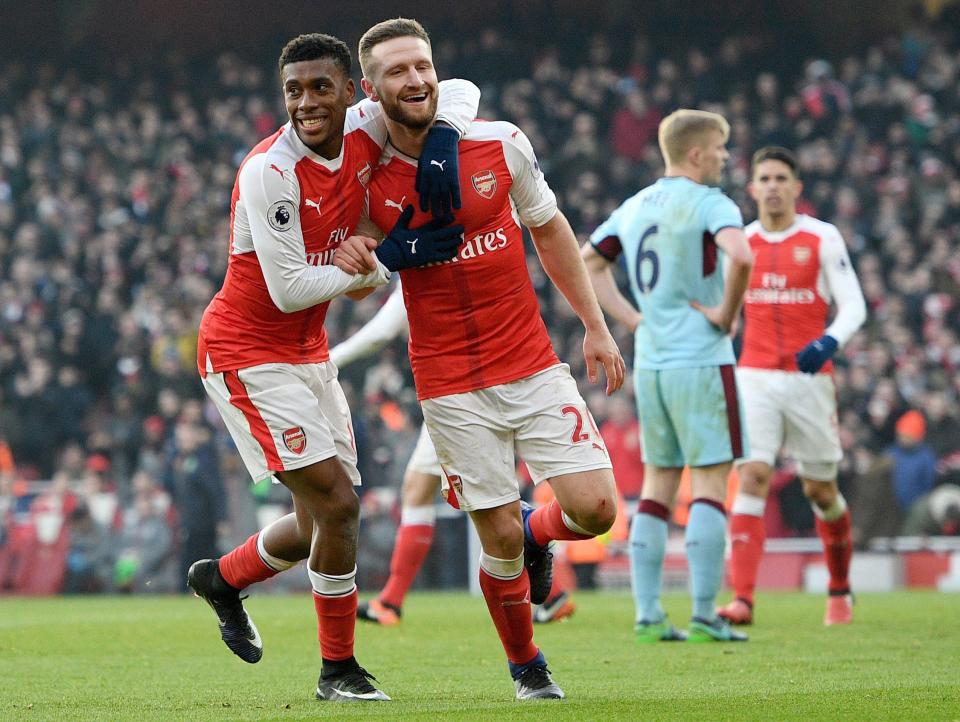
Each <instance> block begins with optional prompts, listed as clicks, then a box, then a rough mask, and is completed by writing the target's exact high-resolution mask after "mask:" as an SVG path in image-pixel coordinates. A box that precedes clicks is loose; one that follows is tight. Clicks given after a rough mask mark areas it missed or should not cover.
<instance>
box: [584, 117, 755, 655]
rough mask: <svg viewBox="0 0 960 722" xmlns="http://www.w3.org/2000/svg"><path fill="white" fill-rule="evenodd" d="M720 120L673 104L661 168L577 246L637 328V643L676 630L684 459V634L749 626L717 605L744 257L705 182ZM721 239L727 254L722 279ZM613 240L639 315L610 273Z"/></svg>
mask: <svg viewBox="0 0 960 722" xmlns="http://www.w3.org/2000/svg"><path fill="white" fill-rule="evenodd" d="M729 131H730V128H729V126H728V125H727V121H726V120H724V119H723V118H722V117H721V116H719V115H716V114H715V113H706V112H703V111H698V110H678V111H676V112H675V113H672V114H671V115H669V116H667V117H666V118H664V119H663V121H662V122H661V123H660V129H659V141H660V150H661V152H662V153H663V158H664V162H665V163H666V172H665V174H664V177H663V178H661V179H660V180H658V181H657V182H656V183H654V184H653V185H651V186H648V187H647V188H644V189H643V190H641V191H640V192H639V193H637V194H636V195H635V196H633V197H632V198H628V199H627V200H626V201H624V203H623V204H622V205H621V206H620V207H619V208H618V209H617V210H616V211H614V212H613V215H612V216H610V218H609V219H607V220H606V221H604V223H602V224H601V225H600V227H599V228H597V230H596V231H595V232H594V233H593V236H592V237H591V239H590V243H588V244H586V245H584V247H583V251H582V252H583V256H584V258H585V259H586V262H587V267H588V268H589V269H590V272H591V278H592V279H593V281H594V284H595V285H596V287H597V295H598V296H599V298H600V301H601V303H603V305H604V308H605V309H606V310H607V312H608V313H610V315H611V316H613V317H614V318H616V319H617V320H619V321H621V322H622V323H624V324H626V325H628V326H630V327H632V328H634V329H635V332H636V352H635V355H634V366H635V368H634V376H635V380H636V388H637V394H636V397H637V409H638V412H639V416H640V428H641V435H642V437H643V443H642V444H641V446H642V448H643V459H644V462H645V470H644V476H643V491H642V492H641V499H640V507H639V509H638V513H637V514H636V515H635V516H634V517H633V523H632V525H631V528H630V571H631V581H632V583H633V594H634V601H635V603H636V627H635V631H636V637H637V641H640V642H658V641H678V640H682V639H684V638H685V637H684V635H683V633H682V632H680V631H678V630H677V629H675V628H674V627H673V625H672V624H670V622H669V620H668V619H667V617H666V614H665V613H664V611H663V607H662V606H661V605H660V581H661V574H662V570H663V557H664V553H665V551H666V543H667V519H668V518H669V516H670V508H671V506H672V505H673V503H674V501H675V499H676V495H677V489H678V487H679V485H680V475H681V472H682V471H683V467H684V466H685V465H689V466H690V480H691V485H692V489H693V501H692V502H691V503H690V519H689V521H688V523H687V531H686V550H687V559H688V561H689V565H690V579H691V591H692V594H693V619H692V620H691V622H690V628H689V633H688V634H689V637H688V638H689V639H690V641H704V642H709V641H742V640H744V639H746V637H745V636H744V635H741V634H739V633H738V632H735V631H733V630H732V629H731V628H730V625H729V624H728V623H726V622H725V621H724V620H723V619H721V618H720V617H718V616H717V615H716V611H715V609H714V605H715V603H716V597H717V592H719V590H720V582H721V580H722V577H723V553H724V547H725V546H726V516H725V511H724V506H723V504H724V501H725V497H726V490H727V476H728V474H729V472H730V466H731V462H732V461H733V460H734V459H737V458H739V457H741V456H743V454H744V453H745V451H746V440H745V438H744V436H743V434H742V430H741V428H740V408H739V404H738V401H737V386H736V380H735V377H734V355H733V344H732V343H731V341H730V338H729V336H728V334H729V333H730V330H731V327H732V326H733V323H734V321H735V319H736V318H737V316H738V315H739V313H740V304H741V302H742V299H743V294H744V291H746V288H747V281H748V279H749V278H750V267H751V264H752V256H751V253H750V248H749V246H748V245H747V242H746V238H745V237H744V233H743V221H742V219H741V217H740V211H739V210H738V209H737V206H736V204H735V203H734V202H733V201H732V200H730V199H729V198H727V197H726V196H725V195H724V194H723V193H721V192H720V190H718V189H717V188H712V187H711V186H715V185H717V184H719V182H720V178H721V176H722V172H723V167H724V165H725V163H726V160H727V157H728V155H729V154H728V153H727V150H726V147H725V146H726V142H727V137H728V135H729ZM719 251H723V253H724V255H725V257H726V258H727V259H728V260H729V263H730V272H729V274H728V275H727V278H726V281H724V278H723V270H722V268H721V267H720V264H719V260H720V259H719V256H720V253H719ZM621 253H624V254H625V255H626V261H627V269H628V271H629V276H630V287H631V289H632V291H633V296H634V298H635V299H636V302H637V305H638V306H639V307H640V312H641V314H642V317H640V316H638V314H637V312H636V310H635V309H634V308H633V307H632V306H631V305H630V303H629V302H628V301H627V300H626V298H624V297H623V295H622V294H621V293H620V291H619V290H618V289H617V286H616V283H615V282H614V280H613V276H612V274H611V272H610V267H609V266H610V264H611V263H613V262H614V261H616V259H617V258H618V257H619V256H620V254H621Z"/></svg>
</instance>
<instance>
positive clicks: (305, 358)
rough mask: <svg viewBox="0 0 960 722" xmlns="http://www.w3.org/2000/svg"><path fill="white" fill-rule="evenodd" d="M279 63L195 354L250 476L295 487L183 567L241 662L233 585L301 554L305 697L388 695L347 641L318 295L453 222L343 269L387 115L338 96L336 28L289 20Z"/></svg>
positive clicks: (338, 425) (350, 511) (346, 492)
mask: <svg viewBox="0 0 960 722" xmlns="http://www.w3.org/2000/svg"><path fill="white" fill-rule="evenodd" d="M279 64H280V80H281V83H282V89H283V95H284V98H285V101H286V106H287V112H288V114H289V116H290V122H289V123H287V124H286V125H284V126H283V127H282V128H281V129H280V130H278V131H277V132H276V133H274V134H273V135H271V136H270V137H268V138H266V139H264V140H263V141H261V142H260V143H258V144H257V146H256V147H254V149H253V150H252V151H251V153H250V154H249V155H248V156H247V157H246V158H245V159H244V161H243V163H242V164H241V166H240V170H239V172H238V174H237V182H236V185H235V187H234V191H233V198H232V202H231V234H230V255H229V263H228V266H227V275H226V279H225V281H224V285H223V288H222V289H221V290H220V292H219V293H217V295H216V297H215V298H214V299H213V301H211V303H210V305H209V306H208V307H207V309H206V311H205V312H204V316H203V320H202V322H201V325H200V337H199V343H198V365H199V370H200V375H201V377H202V378H203V385H204V388H205V389H206V391H207V393H208V394H209V395H210V397H211V399H212V400H213V402H214V403H215V404H216V406H217V409H218V410H219V411H220V414H221V415H222V416H223V420H224V423H225V425H226V427H227V429H228V430H229V431H230V434H231V436H232V437H233V439H234V441H235V442H236V445H237V448H238V450H239V451H240V454H241V456H242V458H243V460H244V463H245V465H246V467H247V469H248V471H249V472H250V475H251V477H252V478H253V479H254V480H255V481H259V480H261V479H264V478H267V477H269V476H275V477H276V478H277V479H279V480H280V481H281V482H282V483H283V484H284V485H285V486H287V487H288V488H289V489H290V491H291V493H292V496H293V505H294V509H295V512H294V513H293V514H290V515H288V516H286V517H283V518H282V519H280V520H278V521H277V522H274V523H273V524H271V525H270V526H268V527H267V528H266V529H264V530H263V531H262V532H260V533H258V534H254V535H253V536H251V537H250V539H249V540H247V542H246V543H244V544H243V545H241V546H240V547H238V548H237V549H234V550H233V551H232V552H230V553H229V554H226V555H225V556H223V557H222V558H220V559H219V560H215V559H207V560H200V561H198V562H196V563H195V564H194V565H193V566H192V567H191V568H190V571H189V574H188V582H189V584H190V586H191V587H192V588H193V589H194V591H195V592H196V593H197V595H198V596H200V597H202V598H204V599H205V600H206V601H207V602H208V603H209V604H210V606H211V607H212V608H213V609H214V611H215V612H216V613H217V616H218V617H219V620H220V633H221V637H222V638H223V641H224V642H225V643H226V644H227V646H228V647H229V648H230V649H231V650H232V651H233V652H234V653H235V654H237V655H238V656H239V657H241V658H242V659H243V660H244V661H247V662H251V663H252V662H257V661H259V659H260V657H261V654H262V644H261V641H260V635H259V634H258V632H257V630H256V627H255V626H254V625H253V622H252V621H251V620H250V617H249V616H248V615H247V613H246V611H245V610H244V608H243V605H242V603H241V602H240V598H239V590H240V589H242V588H244V587H246V586H248V585H250V584H252V583H254V582H258V581H262V580H264V579H267V578H269V577H271V576H273V575H274V574H276V573H278V572H279V571H282V570H284V569H288V568H290V567H292V566H293V565H294V564H295V563H296V562H297V561H299V560H301V559H306V558H309V563H308V574H309V578H310V582H311V585H312V587H313V590H314V595H313V597H314V602H315V608H316V614H317V621H318V627H319V640H320V652H321V656H322V659H323V668H322V672H321V675H320V679H319V681H318V684H317V692H316V694H317V697H318V698H320V699H328V700H337V701H358V700H382V699H388V698H387V697H386V695H384V694H383V693H382V692H381V691H380V690H378V689H376V688H375V687H374V686H373V685H372V684H370V679H371V677H370V675H369V674H367V672H365V671H364V670H363V669H362V668H361V667H360V666H359V665H358V664H357V661H356V659H355V658H354V656H353V647H354V627H355V619H356V607H357V590H356V584H355V583H354V579H355V577H356V563H355V562H356V551H357V549H356V547H357V528H358V522H359V501H358V499H357V495H356V493H355V491H354V485H355V484H359V483H360V478H359V474H358V473H357V468H356V461H357V456H356V450H355V448H354V445H353V432H352V428H351V423H350V410H349V409H348V408H347V404H346V400H345V399H344V396H343V391H342V390H341V389H340V386H339V384H338V382H337V370H336V367H335V366H334V365H333V364H331V363H329V361H328V351H327V338H326V334H325V332H324V329H323V322H324V316H325V315H326V310H327V305H328V301H329V300H330V299H331V298H334V297H335V296H337V295H340V294H342V293H345V292H351V291H362V290H363V289H369V288H372V287H375V286H378V285H382V284H384V283H386V282H387V280H388V278H389V273H390V271H392V270H397V269H399V268H403V267H406V266H408V265H416V264H419V263H424V262H429V261H431V260H433V261H437V260H443V259H445V258H450V257H452V256H453V255H455V253H456V249H457V247H458V246H459V245H460V242H461V240H462V239H461V238H460V236H459V234H460V232H461V231H462V229H460V228H456V227H447V228H440V227H439V226H438V225H437V224H430V225H429V226H428V227H425V228H420V229H409V228H408V227H407V226H406V225H405V224H398V225H397V226H396V227H395V228H394V229H393V230H392V231H391V233H390V235H389V236H388V240H387V241H385V242H384V243H383V244H382V245H381V246H380V247H379V248H378V249H377V254H378V257H377V261H376V263H375V264H374V267H372V268H371V272H370V273H368V274H366V275H364V276H352V275H348V274H345V273H343V272H342V271H341V270H339V269H337V268H335V267H334V266H332V265H331V262H332V258H333V254H334V252H335V250H336V248H337V247H338V246H339V245H340V243H341V241H342V240H343V239H344V238H347V237H349V236H351V234H352V233H353V232H354V229H355V226H356V224H357V222H358V220H359V218H360V213H361V209H362V207H363V202H364V195H365V186H366V185H367V183H368V182H369V179H370V175H371V173H372V170H373V166H375V165H376V162H377V159H378V158H379V156H380V153H381V150H382V146H383V144H384V143H385V142H386V138H387V134H386V126H385V124H384V121H383V115H382V112H381V109H380V107H379V105H377V104H376V103H373V102H370V101H366V100H365V101H364V102H362V103H360V104H358V105H357V106H354V107H352V108H349V109H348V106H349V105H350V103H351V102H353V100H354V97H355V88H354V83H353V81H352V80H351V79H350V64H351V63H350V52H349V50H348V48H347V46H346V45H345V44H344V43H343V42H341V41H340V40H337V39H336V38H333V37H331V36H329V35H320V34H312V35H302V36H300V37H298V38H295V39H294V40H292V41H290V42H289V43H288V44H287V45H286V47H284V49H283V52H282V53H281V55H280V63H279ZM459 87H460V90H461V93H460V99H459V101H458V102H457V103H455V104H454V105H455V106H456V107H458V108H459V109H460V110H461V111H462V114H461V116H460V117H459V119H458V120H457V122H458V123H459V124H460V125H461V127H463V126H465V125H467V124H468V123H469V122H470V120H472V118H473V117H474V115H475V114H476V103H477V101H478V100H479V94H478V93H477V92H476V89H475V88H474V87H473V86H472V84H469V83H465V82H464V81H460V86H459ZM431 90H432V92H434V93H437V92H438V89H436V88H433V89H431ZM455 96H456V94H455ZM454 99H455V100H456V98H454ZM431 133H433V131H431ZM450 133H452V134H453V135H455V136H456V135H457V132H456V131H455V130H453V129H451V128H444V129H442V130H441V131H440V136H441V139H442V138H444V137H448V136H449V134H450ZM444 149H452V153H451V152H448V151H447V150H444ZM436 150H437V147H436V144H434V145H432V146H431V152H430V153H426V154H425V158H426V157H427V156H430V157H429V160H430V161H432V162H433V163H438V162H439V163H440V164H441V166H440V167H441V170H442V169H443V166H453V165H455V164H456V143H455V142H454V143H452V144H449V143H441V152H440V153H439V154H438V153H437V152H435V151H436ZM421 180H424V181H428V182H431V181H441V182H440V184H439V185H440V186H441V189H440V190H441V195H448V196H449V197H447V198H446V199H443V198H441V199H439V202H438V203H437V205H438V207H442V206H443V205H444V202H445V203H446V204H447V205H449V204H450V203H451V201H454V200H456V195H457V192H456V189H454V190H453V191H452V192H451V190H450V189H451V186H450V184H449V183H450V182H452V183H453V184H454V185H456V183H457V179H456V178H453V179H447V183H446V184H445V183H444V182H443V180H444V179H443V178H442V177H441V176H437V175H436V173H432V172H431V173H428V174H426V175H424V176H423V177H422V178H421ZM427 195H429V193H428V194H427ZM411 233H412V234H414V235H415V236H416V237H417V239H418V241H419V248H418V251H419V255H418V256H417V257H412V256H411V254H410V252H409V247H408V245H407V243H406V239H407V238H408V237H409V235H410V234H411Z"/></svg>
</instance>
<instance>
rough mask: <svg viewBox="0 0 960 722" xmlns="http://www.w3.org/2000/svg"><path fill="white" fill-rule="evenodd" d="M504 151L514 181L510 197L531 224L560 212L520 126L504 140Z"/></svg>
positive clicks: (520, 213) (533, 226) (521, 214)
mask: <svg viewBox="0 0 960 722" xmlns="http://www.w3.org/2000/svg"><path fill="white" fill-rule="evenodd" d="M503 152H504V156H505V158H506V161H507V168H508V169H509V171H510V176H511V178H512V179H513V182H512V184H511V186H510V198H511V199H512V200H513V203H514V205H515V206H516V207H517V214H518V215H519V216H520V220H521V221H523V224H524V225H525V226H527V227H529V228H539V227H540V226H542V225H544V224H545V223H548V222H549V221H550V220H551V219H552V218H553V217H554V216H555V215H556V214H557V197H556V196H555V195H554V193H553V190H552V189H551V188H550V186H549V185H547V179H546V178H544V176H543V171H542V170H540V163H539V162H538V161H537V156H536V154H535V153H534V152H533V146H532V145H531V144H530V141H529V140H528V139H527V136H526V135H524V134H523V131H522V130H520V129H519V128H515V131H514V132H513V133H511V134H510V135H509V137H508V138H505V139H504V140H503Z"/></svg>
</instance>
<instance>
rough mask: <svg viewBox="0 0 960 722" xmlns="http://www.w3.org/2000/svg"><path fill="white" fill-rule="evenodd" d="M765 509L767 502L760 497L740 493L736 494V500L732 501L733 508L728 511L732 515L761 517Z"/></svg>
mask: <svg viewBox="0 0 960 722" xmlns="http://www.w3.org/2000/svg"><path fill="white" fill-rule="evenodd" d="M766 508H767V500H766V499H764V498H763V497H762V496H754V495H753V494H744V493H743V492H742V491H741V492H740V493H739V494H737V496H736V498H735V499H734V500H733V508H732V509H731V510H730V512H731V513H732V514H745V515H747V516H761V517H762V516H763V512H764V510H765V509H766Z"/></svg>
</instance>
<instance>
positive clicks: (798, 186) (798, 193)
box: [794, 178, 803, 198]
mask: <svg viewBox="0 0 960 722" xmlns="http://www.w3.org/2000/svg"><path fill="white" fill-rule="evenodd" d="M802 195H803V181H802V180H800V179H799V178H797V182H796V187H795V189H794V198H799V197H800V196H802Z"/></svg>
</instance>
